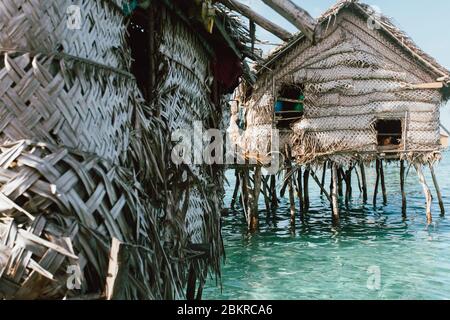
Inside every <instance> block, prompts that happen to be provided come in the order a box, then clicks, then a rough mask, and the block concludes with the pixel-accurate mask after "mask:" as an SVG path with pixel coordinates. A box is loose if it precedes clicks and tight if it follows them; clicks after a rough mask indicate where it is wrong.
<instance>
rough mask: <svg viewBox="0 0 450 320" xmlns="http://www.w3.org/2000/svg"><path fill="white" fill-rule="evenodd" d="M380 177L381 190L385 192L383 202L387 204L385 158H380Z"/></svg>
mask: <svg viewBox="0 0 450 320" xmlns="http://www.w3.org/2000/svg"><path fill="white" fill-rule="evenodd" d="M380 178H381V191H382V193H383V204H384V205H386V204H387V193H386V184H385V183H384V169H383V160H380Z"/></svg>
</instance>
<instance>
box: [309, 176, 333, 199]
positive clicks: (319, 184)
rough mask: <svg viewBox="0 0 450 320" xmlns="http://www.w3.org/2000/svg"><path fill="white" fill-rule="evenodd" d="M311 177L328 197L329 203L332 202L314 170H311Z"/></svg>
mask: <svg viewBox="0 0 450 320" xmlns="http://www.w3.org/2000/svg"><path fill="white" fill-rule="evenodd" d="M311 177H312V178H313V180H314V181H315V182H316V183H317V185H318V186H319V188H320V191H321V192H322V193H323V194H324V195H325V196H326V197H327V199H328V201H330V202H331V197H330V195H329V194H328V192H327V190H325V187H324V186H323V184H321V183H320V181H319V178H317V175H316V173H315V172H314V170H312V169H311Z"/></svg>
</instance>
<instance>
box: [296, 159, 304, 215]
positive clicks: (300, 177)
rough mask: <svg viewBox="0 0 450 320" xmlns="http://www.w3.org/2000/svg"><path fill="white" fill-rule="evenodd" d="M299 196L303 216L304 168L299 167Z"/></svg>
mask: <svg viewBox="0 0 450 320" xmlns="http://www.w3.org/2000/svg"><path fill="white" fill-rule="evenodd" d="M297 198H298V203H299V208H300V218H303V214H304V210H303V183H302V168H301V167H299V168H298V173H297Z"/></svg>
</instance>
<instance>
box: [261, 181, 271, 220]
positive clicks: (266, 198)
mask: <svg viewBox="0 0 450 320" xmlns="http://www.w3.org/2000/svg"><path fill="white" fill-rule="evenodd" d="M267 180H268V178H267V177H262V193H263V196H264V204H265V205H266V215H267V216H269V215H270V211H271V210H270V197H269V194H268V191H269V183H268V181H267Z"/></svg>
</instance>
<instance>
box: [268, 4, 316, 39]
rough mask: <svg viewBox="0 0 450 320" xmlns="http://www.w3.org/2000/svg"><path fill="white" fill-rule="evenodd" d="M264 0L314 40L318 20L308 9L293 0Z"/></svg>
mask: <svg viewBox="0 0 450 320" xmlns="http://www.w3.org/2000/svg"><path fill="white" fill-rule="evenodd" d="M263 2H264V3H265V4H266V5H268V6H269V7H271V8H272V9H273V10H275V11H276V12H278V13H279V14H280V15H281V16H282V17H284V18H285V19H286V20H288V21H289V22H290V23H292V24H293V25H294V26H296V27H297V28H298V29H299V30H300V31H301V32H303V34H304V35H305V36H306V37H307V38H308V39H309V40H311V41H312V42H314V38H315V29H316V26H317V21H316V20H315V19H314V18H313V17H311V15H310V14H309V13H308V12H307V11H306V10H304V9H302V8H300V7H299V6H297V5H296V4H295V3H294V2H292V1H291V0H263Z"/></svg>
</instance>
